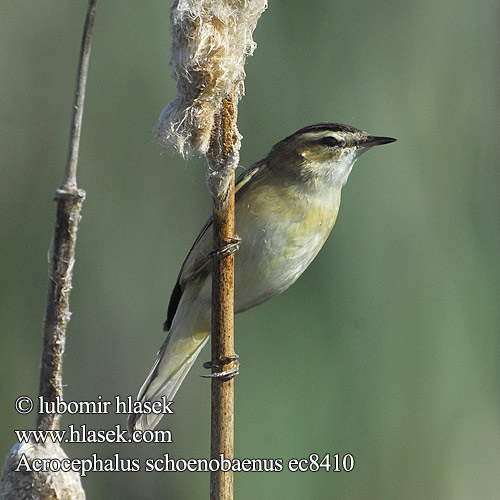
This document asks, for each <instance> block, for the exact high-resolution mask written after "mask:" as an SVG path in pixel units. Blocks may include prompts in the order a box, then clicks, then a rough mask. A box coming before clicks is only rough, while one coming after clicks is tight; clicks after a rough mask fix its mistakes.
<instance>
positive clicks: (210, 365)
mask: <svg viewBox="0 0 500 500" xmlns="http://www.w3.org/2000/svg"><path fill="white" fill-rule="evenodd" d="M238 358H239V356H238V355H237V354H233V355H232V356H221V357H219V359H218V360H217V362H213V361H207V362H206V363H203V368H206V369H207V370H213V369H214V368H216V369H217V368H222V367H223V366H224V365H228V364H229V363H233V362H234V363H235V366H234V367H233V368H230V369H229V370H224V371H222V372H215V373H211V374H210V375H200V377H203V378H218V379H220V380H230V379H232V378H234V377H236V375H238V374H239V373H240V362H239V361H238Z"/></svg>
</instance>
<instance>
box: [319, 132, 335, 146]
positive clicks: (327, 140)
mask: <svg viewBox="0 0 500 500" xmlns="http://www.w3.org/2000/svg"><path fill="white" fill-rule="evenodd" d="M319 142H320V143H321V144H323V145H324V146H328V147H329V148H334V147H336V146H339V144H340V143H339V141H338V140H337V139H335V137H332V136H331V135H329V136H328V137H323V139H321V140H320V141H319Z"/></svg>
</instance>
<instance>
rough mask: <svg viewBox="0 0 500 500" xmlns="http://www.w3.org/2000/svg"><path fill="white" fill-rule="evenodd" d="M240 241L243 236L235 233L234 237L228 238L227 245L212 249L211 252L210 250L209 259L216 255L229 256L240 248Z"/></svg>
mask: <svg viewBox="0 0 500 500" xmlns="http://www.w3.org/2000/svg"><path fill="white" fill-rule="evenodd" d="M240 243H241V238H240V237H239V236H237V235H234V237H232V238H228V239H227V245H225V246H223V247H222V248H219V249H218V250H212V251H211V252H208V254H207V257H208V258H209V259H212V258H214V257H220V258H222V259H223V258H224V257H229V256H230V255H232V254H233V253H235V252H237V251H238V250H239V248H240Z"/></svg>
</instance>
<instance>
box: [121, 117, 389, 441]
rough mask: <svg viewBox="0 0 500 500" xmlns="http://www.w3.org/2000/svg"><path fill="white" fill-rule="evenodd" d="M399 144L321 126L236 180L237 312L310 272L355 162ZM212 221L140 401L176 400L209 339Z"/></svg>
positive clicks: (176, 296)
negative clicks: (368, 153)
mask: <svg viewBox="0 0 500 500" xmlns="http://www.w3.org/2000/svg"><path fill="white" fill-rule="evenodd" d="M395 140H396V139H394V138H392V137H378V136H373V135H370V134H367V133H366V132H363V131H361V130H359V129H357V128H355V127H353V126H350V125H345V124H341V123H330V122H325V123H317V124H315V125H309V126H306V127H304V128H301V129H300V130H298V131H297V132H295V133H294V134H292V135H289V136H288V137H286V138H285V139H283V140H281V141H279V142H278V143H276V144H275V145H274V146H273V147H272V149H271V151H270V152H269V154H268V155H267V156H266V157H265V158H264V159H262V160H260V161H258V162H256V163H254V164H253V165H252V166H250V167H249V168H248V169H247V170H245V171H243V173H242V174H241V175H240V176H239V177H238V178H237V180H236V185H235V225H236V233H237V234H238V240H239V243H238V246H239V249H238V251H237V252H236V253H235V264H234V268H235V291H234V310H235V313H239V312H242V311H246V310H248V309H250V308H252V307H255V306H257V305H259V304H262V303H263V302H265V301H267V300H269V299H270V298H272V297H274V296H276V295H278V294H280V293H281V292H283V291H284V290H286V289H287V288H288V287H290V285H292V284H293V283H294V282H295V281H296V280H297V279H298V278H299V276H300V275H301V274H302V273H303V272H304V271H305V270H306V268H307V267H308V266H309V264H311V262H312V261H313V259H314V258H315V257H316V255H317V254H318V252H319V251H320V250H321V248H322V247H323V245H324V243H325V241H326V239H327V238H328V236H329V234H330V232H331V230H332V229H333V226H334V224H335V221H336V219H337V215H338V211H339V207H340V197H341V191H342V187H343V186H344V185H345V183H346V182H347V179H348V177H349V174H350V173H351V170H352V168H353V165H354V163H355V162H356V160H357V159H358V158H359V157H360V156H361V155H362V154H363V153H365V152H366V151H368V150H369V149H371V148H372V147H374V146H378V145H382V144H388V143H391V142H394V141H395ZM212 225H213V224H212V219H211V218H209V219H208V220H207V222H206V223H205V225H204V226H203V227H202V229H201V231H200V233H199V235H198V237H197V238H196V240H195V242H194V244H193V246H192V247H191V250H190V251H189V252H188V255H187V257H186V259H185V260H184V263H183V264H182V267H181V270H180V272H179V275H178V278H177V282H176V284H175V286H174V289H173V291H172V294H171V298H170V302H169V305H168V310H167V319H166V321H165V323H164V330H165V331H167V332H168V334H167V337H166V340H165V342H164V343H163V345H162V346H161V348H160V349H159V351H158V353H157V358H156V361H155V363H154V365H153V367H152V369H151V371H150V373H149V375H148V377H147V378H146V381H145V382H144V384H143V385H142V387H141V389H140V390H139V393H138V396H137V399H136V401H138V402H140V403H145V402H150V403H151V402H155V401H162V400H163V401H172V400H173V398H174V396H175V394H176V393H177V390H178V389H179V387H180V385H181V383H182V382H183V380H184V378H185V377H186V375H187V373H188V372H189V370H190V368H191V367H192V366H193V363H194V362H195V360H196V358H197V357H198V355H199V353H200V351H201V350H202V348H203V346H204V345H205V344H206V342H207V340H208V338H209V335H210V319H211V291H212V274H211V273H212V257H213V253H212V245H213V230H212ZM162 416H163V415H162V414H161V413H160V414H158V413H132V414H130V415H129V420H128V426H129V430H130V431H131V432H133V431H137V430H139V431H144V430H148V429H154V428H155V427H156V426H157V425H158V423H159V421H160V419H161V417H162Z"/></svg>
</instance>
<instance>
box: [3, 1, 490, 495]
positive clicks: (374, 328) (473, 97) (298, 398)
mask: <svg viewBox="0 0 500 500" xmlns="http://www.w3.org/2000/svg"><path fill="white" fill-rule="evenodd" d="M169 8H170V2H164V1H159V0H150V1H148V2H135V1H130V0H122V1H116V0H115V1H108V2H105V1H102V2H101V5H100V7H99V11H98V16H97V22H96V26H95V36H94V45H93V49H92V59H91V68H90V77H89V82H88V93H87V101H86V108H85V116H84V126H83V136H82V144H81V156H80V164H79V173H78V181H79V186H80V187H82V188H84V189H85V190H86V192H87V200H86V201H85V204H84V207H83V219H82V222H81V225H80V231H79V233H78V245H77V263H76V269H75V273H74V290H73V293H72V295H71V309H72V312H73V315H72V319H71V323H70V326H69V331H68V339H67V349H66V357H65V367H64V383H65V393H64V394H65V398H66V400H76V401H85V400H96V398H97V396H98V395H102V397H103V399H112V398H113V397H114V396H115V395H118V394H120V395H122V396H126V395H129V394H134V395H135V394H136V392H137V390H138V388H139V386H140V384H141V383H142V382H143V380H144V378H145V376H146V374H147V372H148V370H149V368H150V366H151V364H152V362H153V360H154V357H155V353H156V349H157V348H158V347H159V345H160V344H161V343H162V341H163V338H164V334H163V332H162V330H161V325H162V322H163V320H164V318H165V311H166V305H167V301H168V298H169V294H170V291H171V288H172V286H173V283H174V281H175V278H176V275H177V272H178V269H179V267H180V265H181V263H182V260H183V258H184V256H185V253H186V251H187V249H188V248H189V247H190V245H191V243H192V241H193V239H194V237H195V236H196V234H197V231H198V229H199V228H200V226H201V225H202V224H203V222H204V220H205V218H206V216H207V214H208V212H209V210H210V199H209V195H208V192H207V189H206V187H205V184H204V169H205V166H204V161H203V160H202V159H199V158H195V159H192V160H190V161H189V162H186V161H184V160H182V159H180V158H179V157H178V156H176V155H174V154H171V153H170V152H168V151H165V150H162V149H161V148H159V147H158V146H157V145H156V144H155V142H154V140H153V138H152V135H151V129H152V127H153V126H154V124H155V123H156V119H157V117H158V115H159V113H160V111H161V110H162V108H163V107H164V106H165V105H166V104H167V103H168V102H169V101H170V100H171V99H172V98H174V96H175V88H174V83H173V81H172V79H171V78H170V73H169V68H168V60H169V44H170V38H169V18H168V16H169ZM85 11H86V1H83V0H79V1H76V2H75V1H72V2H70V1H53V0H45V1H44V2H32V1H30V2H28V1H23V0H19V1H17V2H13V1H8V0H3V1H2V2H1V12H2V14H1V21H0V23H1V35H0V36H1V43H0V64H1V71H0V93H1V103H2V104H1V108H0V120H1V125H2V133H1V135H0V151H1V156H2V159H1V181H0V190H1V195H0V204H1V214H2V216H1V233H2V235H1V248H0V257H1V262H2V271H1V281H2V287H1V294H2V300H1V305H0V307H1V311H0V322H1V323H0V328H1V335H2V349H1V354H0V356H1V358H0V359H1V362H0V388H1V395H2V405H1V415H0V420H1V422H2V433H1V437H0V439H1V447H0V449H1V450H2V453H4V454H6V453H7V452H8V450H9V448H10V447H11V446H12V445H13V444H14V442H15V440H16V439H15V435H14V432H13V430H14V429H30V428H33V426H34V415H28V416H22V415H19V414H17V413H16V412H15V410H14V407H13V403H14V400H15V399H16V397H18V396H19V395H21V394H28V395H30V396H33V397H35V396H36V394H37V390H38V370H39V368H38V366H39V358H40V347H41V328H42V318H43V314H44V308H45V296H46V289H47V283H48V275H47V258H46V255H47V248H48V246H49V243H50V239H51V237H52V233H53V228H54V221H55V205H54V203H53V202H52V201H51V196H52V193H53V192H54V190H55V189H56V188H57V187H58V186H59V184H60V182H61V179H62V172H63V168H64V164H65V159H66V151H67V142H68V126H69V121H70V117H71V107H72V101H73V88H74V80H75V74H76V66H77V56H78V50H79V44H80V37H81V29H82V25H83V19H84V14H85ZM499 22H500V7H499V4H498V1H492V0H480V1H479V2H465V1H457V0H455V1H450V0H441V1H437V2H436V1H431V0H417V1H415V2H406V3H404V2H399V1H395V0H392V1H386V2H379V3H377V4H374V3H373V2H368V1H366V0H363V1H360V2H348V1H338V2H319V1H316V2H304V1H298V0H271V2H270V6H269V9H268V10H267V11H266V12H265V13H264V15H263V16H262V18H261V20H260V22H259V24H258V27H257V29H256V31H255V34H254V38H255V40H256V41H257V43H258V48H257V50H256V52H255V55H254V57H252V58H250V59H249V60H248V62H247V66H246V69H247V79H246V96H245V97H244V99H243V100H242V102H241V105H240V108H239V109H240V115H239V125H240V130H241V132H242V134H243V135H244V140H243V148H242V155H241V156H242V165H244V166H248V165H250V164H251V163H252V162H254V161H255V160H257V159H260V158H261V157H263V156H264V155H265V154H266V153H267V152H268V151H269V149H270V147H271V146H272V144H274V143H275V142H277V141H278V140H280V139H281V138H283V137H285V136H286V135H288V134H290V133H293V132H294V131H295V130H297V129H298V128H300V127H302V126H304V125H307V124H311V123H314V122H319V121H339V122H344V123H349V124H352V125H354V126H356V127H359V128H362V129H363V130H366V131H368V132H370V133H373V134H377V135H389V136H394V137H397V138H398V142H397V143H395V144H392V145H390V146H386V147H383V148H380V149H379V148H377V150H376V151H372V152H371V153H369V154H368V155H366V156H364V157H363V158H362V159H361V160H360V161H359V162H358V163H357V165H356V167H355V169H354V172H353V174H352V175H351V178H350V180H349V182H348V184H347V186H346V188H345V189H344V193H343V204H342V209H341V212H340V216H339V219H338V221H337V225H336V227H335V229H334V231H333V234H332V236H331V237H330V239H329V240H328V242H327V244H326V246H325V248H324V249H323V251H322V252H321V253H320V255H319V256H318V258H317V259H316V260H315V262H314V263H313V264H312V265H311V267H310V268H309V270H308V271H307V272H306V273H305V275H304V276H303V277H302V278H301V279H300V280H299V282H298V283H297V284H296V285H294V286H293V287H292V288H291V289H290V290H289V291H287V292H286V293H285V294H283V295H282V296H280V297H278V298H276V299H274V300H272V301H271V302H269V303H267V304H265V305H263V306H261V307H259V308H257V309H255V310H252V311H250V312H247V313H245V314H243V315H241V316H239V317H238V318H237V321H236V324H237V339H236V350H237V352H238V353H239V354H240V356H241V365H242V368H241V375H240V376H239V377H238V379H237V383H236V456H237V457H239V458H247V457H250V458H256V457H260V458H278V457H280V458H283V459H284V460H285V461H287V460H289V459H290V458H292V457H296V458H299V457H307V456H308V455H309V454H310V453H318V454H320V455H323V454H325V453H332V454H334V453H341V454H344V453H351V454H352V455H353V456H354V457H355V460H356V465H355V469H354V471H352V472H350V473H346V472H340V473H334V472H329V473H327V472H323V471H322V472H315V473H312V472H307V473H291V472H287V471H283V472H280V473H260V474H257V473H237V474H236V475H235V488H236V498H238V499H251V498H264V499H282V498H283V499H288V500H291V499H305V498H307V499H326V498H336V499H365V498H371V499H423V498H429V499H430V498H432V499H471V498H474V499H493V498H498V497H499V496H500V493H499V491H500V475H499V474H498V471H499V470H500V453H499V451H500V408H499V402H500V386H499V383H500V380H499V379H500V361H499V354H500V352H499V351H500V337H499V333H500V328H499V327H500V312H499V311H500V308H499V299H500V287H499V278H500V276H499V275H500V266H499V251H500V201H499V187H500V169H499V158H500V150H499V147H498V142H499V137H500V124H499V118H498V117H499V112H500V106H499V104H500V90H499V89H500V81H499V68H500V66H499V63H500V57H499V54H500V31H499ZM208 358H209V353H208V350H207V349H205V351H204V352H203V353H202V355H201V356H200V360H199V361H198V362H197V364H196V365H195V367H194V369H193V370H192V373H190V375H189V376H188V378H187V380H186V382H185V383H184V385H183V387H182V388H181V390H180V392H179V394H178V397H177V400H176V402H175V405H174V409H175V412H176V413H175V415H173V416H169V417H166V418H164V420H163V421H162V424H161V426H162V427H163V428H167V429H171V430H172V433H173V436H174V441H175V442H174V444H170V445H149V444H134V445H127V446H123V445H122V446H118V445H114V444H99V445H95V444H79V445H77V444H74V445H66V446H65V447H64V448H65V451H66V452H67V453H68V454H69V455H70V456H71V457H89V456H90V455H91V454H92V453H97V455H98V456H99V457H100V458H106V457H111V456H112V455H113V454H114V453H117V452H118V453H120V455H121V456H122V457H137V458H140V459H141V461H142V462H144V460H145V459H146V458H147V457H161V456H162V455H163V453H169V454H170V455H171V456H172V457H175V458H181V457H182V458H191V457H207V456H208V455H209V420H210V417H209V409H210V400H209V383H208V382H207V381H206V380H203V379H200V378H199V377H198V374H201V373H203V369H202V367H201V363H202V362H203V361H206V360H208ZM70 423H73V424H75V425H80V424H83V423H84V424H87V426H88V427H89V428H93V429H109V428H113V427H114V425H115V424H116V423H121V424H123V425H124V424H125V418H124V417H123V416H116V415H114V414H108V415H96V416H86V415H82V416H76V417H71V416H65V417H64V418H63V420H62V427H63V428H66V427H67V426H68V425H69V424H70ZM208 481H209V478H208V474H207V473H146V472H143V471H141V472H135V473H102V472H95V473H90V474H89V475H88V477H86V478H85V479H84V480H83V485H84V488H85V490H86V492H87V496H88V498H89V499H105V498H124V499H159V498H169V499H194V498H207V497H208Z"/></svg>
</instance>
